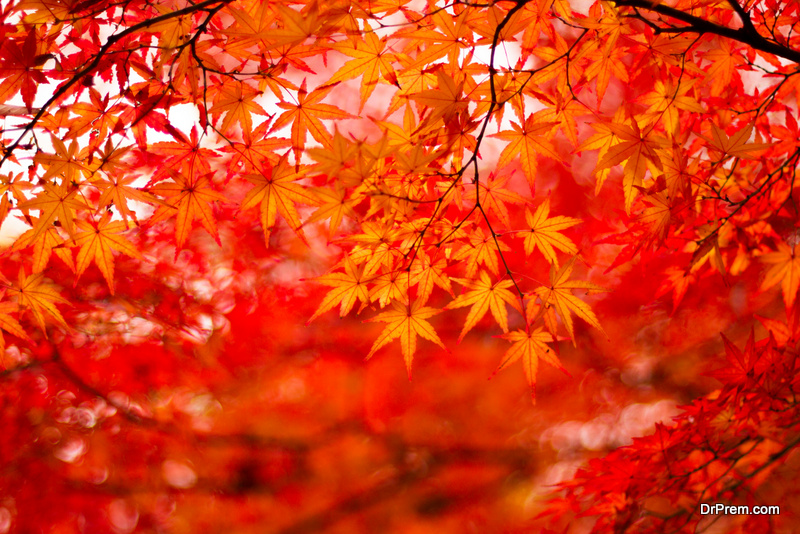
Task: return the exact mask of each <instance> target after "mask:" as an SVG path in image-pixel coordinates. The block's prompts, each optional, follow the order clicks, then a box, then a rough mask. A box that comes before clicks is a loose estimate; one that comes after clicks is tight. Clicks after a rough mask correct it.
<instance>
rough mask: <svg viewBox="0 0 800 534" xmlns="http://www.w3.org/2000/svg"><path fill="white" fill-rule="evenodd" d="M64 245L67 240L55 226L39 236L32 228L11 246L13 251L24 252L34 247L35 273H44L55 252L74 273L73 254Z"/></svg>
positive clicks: (33, 267) (33, 218) (34, 219)
mask: <svg viewBox="0 0 800 534" xmlns="http://www.w3.org/2000/svg"><path fill="white" fill-rule="evenodd" d="M31 219H32V220H33V221H34V224H35V222H36V218H35V217H31ZM64 244H65V240H64V238H63V237H61V235H60V234H59V233H58V230H57V229H56V227H55V226H51V227H50V228H48V229H47V230H45V231H44V232H43V233H41V234H39V235H37V234H36V230H35V228H31V229H30V230H28V231H27V232H25V233H24V234H22V235H21V236H19V237H18V238H17V240H16V241H14V243H13V244H12V245H11V250H22V249H24V248H26V247H29V246H31V245H33V265H32V271H33V272H34V273H40V272H42V271H44V269H45V267H47V264H48V262H49V261H50V256H51V255H52V253H53V252H54V251H55V253H56V255H57V256H58V257H59V258H61V261H63V262H64V263H66V264H67V266H68V267H69V268H70V270H72V271H73V272H74V271H75V262H74V261H73V260H72V252H71V251H70V249H69V248H67V247H65V246H64Z"/></svg>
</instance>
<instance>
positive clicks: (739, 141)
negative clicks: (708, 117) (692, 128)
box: [698, 122, 773, 159]
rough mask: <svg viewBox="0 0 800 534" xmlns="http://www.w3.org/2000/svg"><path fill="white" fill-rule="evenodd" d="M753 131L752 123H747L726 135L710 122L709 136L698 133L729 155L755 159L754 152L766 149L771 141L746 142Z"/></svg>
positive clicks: (770, 144)
mask: <svg viewBox="0 0 800 534" xmlns="http://www.w3.org/2000/svg"><path fill="white" fill-rule="evenodd" d="M752 132H753V125H752V124H748V125H746V126H745V127H744V128H742V129H741V130H739V131H738V132H736V133H735V134H733V135H732V136H730V137H728V134H726V133H725V130H723V129H722V128H720V127H719V126H717V125H716V123H713V122H712V123H711V137H710V138H709V137H706V136H704V135H701V134H698V135H699V136H700V137H702V138H703V139H705V140H706V141H708V142H709V143H711V146H712V147H714V148H716V149H717V150H719V151H720V152H722V153H723V154H727V155H729V156H734V157H737V158H744V159H756V154H757V153H758V152H761V151H763V150H766V149H768V148H769V147H771V146H772V145H773V143H748V142H747V140H748V139H750V134H751V133H752Z"/></svg>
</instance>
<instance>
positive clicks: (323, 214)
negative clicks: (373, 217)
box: [303, 184, 359, 240]
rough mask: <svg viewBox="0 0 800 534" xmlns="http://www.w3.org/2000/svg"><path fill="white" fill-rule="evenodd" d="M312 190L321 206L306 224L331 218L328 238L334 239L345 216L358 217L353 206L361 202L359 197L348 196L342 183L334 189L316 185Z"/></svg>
mask: <svg viewBox="0 0 800 534" xmlns="http://www.w3.org/2000/svg"><path fill="white" fill-rule="evenodd" d="M312 191H313V194H314V196H315V197H316V198H317V200H318V203H319V204H320V207H319V208H317V209H316V211H314V213H312V214H311V216H310V217H309V218H308V219H307V220H306V221H305V223H303V225H304V226H305V225H307V224H310V223H313V222H316V221H322V220H325V219H330V222H329V224H328V240H332V239H333V237H334V235H336V232H337V231H338V230H339V226H340V225H341V224H342V218H343V217H345V216H346V217H349V218H351V219H358V216H357V215H356V212H355V210H353V206H354V205H355V204H357V203H358V202H359V199H353V198H348V197H347V190H346V189H345V188H344V186H342V185H341V184H336V185H335V186H334V188H333V189H330V188H328V187H315V188H313V189H312Z"/></svg>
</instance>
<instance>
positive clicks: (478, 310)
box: [446, 271, 522, 343]
mask: <svg viewBox="0 0 800 534" xmlns="http://www.w3.org/2000/svg"><path fill="white" fill-rule="evenodd" d="M453 280H455V281H456V282H458V283H459V284H461V285H463V286H464V287H465V288H467V289H469V291H468V292H467V293H464V294H462V295H459V296H458V297H456V298H455V300H453V301H452V302H451V303H450V304H448V305H447V306H446V308H447V309H453V308H462V307H465V306H472V308H470V310H469V313H468V314H467V320H466V322H465V323H464V328H463V329H462V330H461V335H459V336H458V342H459V343H461V340H462V339H464V336H465V335H466V334H467V332H469V331H470V330H472V328H473V327H474V326H475V325H476V324H478V321H480V320H481V319H482V318H483V316H484V315H486V312H487V311H489V310H491V311H492V316H493V317H494V319H495V321H497V324H499V325H500V328H502V329H503V332H508V311H507V310H506V303H508V304H511V306H513V307H514V308H515V309H517V310H519V312H520V313H522V308H521V307H520V301H519V298H518V297H517V296H516V295H514V293H512V292H511V291H509V290H508V288H509V287H511V286H513V285H514V282H513V281H512V280H500V281H499V282H497V283H494V284H493V283H492V280H491V278H489V274H488V273H487V272H486V271H481V273H480V278H479V279H478V280H464V279H461V278H454V279H453Z"/></svg>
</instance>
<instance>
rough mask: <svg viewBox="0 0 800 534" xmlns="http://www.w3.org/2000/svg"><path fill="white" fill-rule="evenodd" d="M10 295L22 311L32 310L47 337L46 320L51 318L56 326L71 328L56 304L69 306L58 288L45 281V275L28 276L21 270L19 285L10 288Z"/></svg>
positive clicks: (18, 278)
mask: <svg viewBox="0 0 800 534" xmlns="http://www.w3.org/2000/svg"><path fill="white" fill-rule="evenodd" d="M8 294H9V296H11V297H12V298H14V299H16V301H17V304H18V306H19V308H20V309H26V310H30V312H31V313H32V314H33V318H34V320H35V321H36V324H38V325H39V327H40V328H41V329H42V332H44V333H45V336H46V335H47V330H46V319H47V318H48V317H51V318H53V319H54V320H55V322H56V324H58V325H60V326H62V327H64V328H67V329H68V328H69V326H67V323H66V321H64V317H62V316H61V312H60V311H58V308H56V304H69V301H68V300H67V299H65V298H64V297H62V296H61V295H60V294H59V293H58V291H57V290H56V288H55V287H54V286H52V285H50V284H48V283H47V282H46V281H45V278H44V273H34V274H32V275H30V276H28V275H27V274H26V273H25V269H20V271H19V275H18V277H17V283H16V284H14V285H12V286H11V287H9V288H8Z"/></svg>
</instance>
